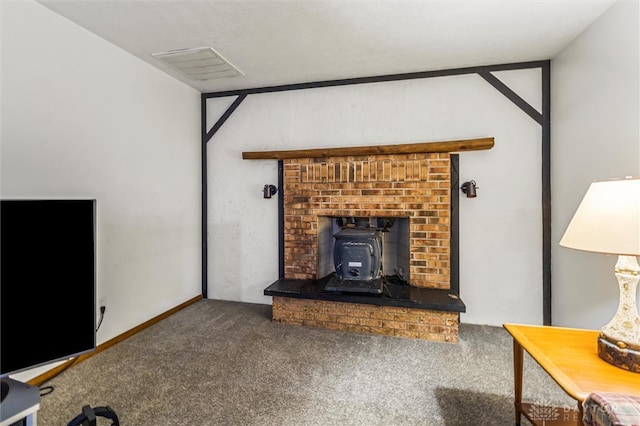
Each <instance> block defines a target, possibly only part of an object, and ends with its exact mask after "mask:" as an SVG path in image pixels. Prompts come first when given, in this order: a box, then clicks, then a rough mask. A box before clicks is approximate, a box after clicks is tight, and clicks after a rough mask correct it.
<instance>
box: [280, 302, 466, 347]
mask: <svg viewBox="0 0 640 426" xmlns="http://www.w3.org/2000/svg"><path fill="white" fill-rule="evenodd" d="M272 315H273V321H275V322H280V323H286V324H295V325H305V326H312V327H321V328H329V329H332V330H345V331H357V332H362V333H374V334H384V335H387V336H399V337H411V338H416V339H424V340H431V341H438V342H451V343H456V342H458V324H459V320H458V318H459V314H458V312H445V311H432V310H423V309H414V308H403V307H396V306H374V305H366V304H358V303H345V302H332V301H325V300H310V299H298V298H289V297H274V298H273V305H272Z"/></svg>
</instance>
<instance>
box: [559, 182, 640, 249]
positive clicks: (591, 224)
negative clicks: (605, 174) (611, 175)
mask: <svg viewBox="0 0 640 426" xmlns="http://www.w3.org/2000/svg"><path fill="white" fill-rule="evenodd" d="M560 245H561V246H563V247H568V248H573V249H578V250H584V251H592V252H597V253H609V254H618V255H625V256H640V179H638V178H625V179H612V180H602V181H594V182H592V183H591V185H590V186H589V189H588V190H587V193H586V194H585V196H584V198H583V199H582V202H581V203H580V205H579V206H578V210H576V213H575V215H574V216H573V219H571V222H570V223H569V226H568V227H567V230H566V231H565V233H564V236H563V237H562V239H561V240H560Z"/></svg>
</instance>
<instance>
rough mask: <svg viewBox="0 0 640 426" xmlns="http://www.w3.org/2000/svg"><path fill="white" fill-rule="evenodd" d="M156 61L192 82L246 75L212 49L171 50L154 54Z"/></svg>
mask: <svg viewBox="0 0 640 426" xmlns="http://www.w3.org/2000/svg"><path fill="white" fill-rule="evenodd" d="M151 56H153V57H154V58H156V59H159V60H160V61H162V62H164V63H165V64H167V65H169V66H170V67H172V68H174V69H176V70H178V71H179V72H181V73H182V74H184V75H186V76H187V77H189V78H190V79H192V80H213V79H215V78H223V77H237V76H240V75H244V73H243V72H242V71H240V70H239V69H238V68H236V67H235V66H233V65H232V64H231V63H230V62H229V61H227V60H226V59H225V58H223V57H222V55H220V54H219V53H218V52H216V51H215V50H213V49H212V48H211V47H196V48H193V49H180V50H171V51H169V52H160V53H153V54H152V55H151Z"/></svg>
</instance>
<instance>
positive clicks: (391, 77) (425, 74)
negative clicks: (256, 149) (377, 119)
mask: <svg viewBox="0 0 640 426" xmlns="http://www.w3.org/2000/svg"><path fill="white" fill-rule="evenodd" d="M543 63H544V62H543V61H531V62H519V63H511V64H501V65H482V66H477V67H467V68H454V69H448V70H435V71H418V72H410V73H402V74H388V75H377V76H373V77H355V78H345V79H339V80H326V81H312V82H308V83H296V84H283V85H281V86H267V87H256V88H252V89H237V90H226V91H223V92H210V93H203V94H202V96H203V97H205V98H222V97H225V96H236V95H242V94H244V95H255V94H259V93H275V92H286V91H289V90H304V89H316V88H320V87H336V86H349V85H353V84H367V83H381V82H388V81H401V80H415V79H420V78H432V77H447V76H451V75H464V74H476V73H480V72H483V71H487V72H490V71H508V70H520V69H527V68H539V67H541V66H542V65H543Z"/></svg>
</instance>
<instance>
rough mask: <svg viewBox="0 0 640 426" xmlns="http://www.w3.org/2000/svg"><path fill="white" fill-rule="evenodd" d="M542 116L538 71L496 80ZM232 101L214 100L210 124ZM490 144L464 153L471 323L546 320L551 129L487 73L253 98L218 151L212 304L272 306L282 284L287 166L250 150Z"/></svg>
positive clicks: (212, 179)
mask: <svg viewBox="0 0 640 426" xmlns="http://www.w3.org/2000/svg"><path fill="white" fill-rule="evenodd" d="M497 74H498V76H499V78H501V79H504V81H505V82H507V83H508V84H509V85H510V86H511V87H513V88H514V89H515V90H516V91H517V92H518V93H519V94H520V95H521V96H523V97H524V98H526V99H527V100H529V101H530V102H531V103H532V104H533V105H534V106H535V107H536V108H538V110H540V103H541V83H540V75H541V74H540V70H539V69H533V70H521V71H510V72H503V73H497ZM230 102H231V100H230V99H211V100H209V105H210V109H211V111H210V114H209V117H208V118H209V122H210V125H211V124H213V123H214V122H215V120H216V119H217V118H218V116H219V115H220V114H221V112H222V111H224V109H225V108H226V106H227V105H229V104H230ZM486 136H492V137H495V147H494V148H493V149H491V150H487V151H476V152H466V153H462V154H460V177H461V181H465V180H469V179H474V180H476V181H477V183H478V186H479V189H478V197H477V198H475V199H467V198H464V197H463V198H461V200H460V201H461V202H460V226H461V239H460V245H461V247H460V259H461V271H460V288H461V298H462V300H463V301H464V302H465V303H466V305H467V313H465V314H463V315H462V321H464V322H469V323H480V324H493V325H501V324H502V323H503V322H521V323H533V324H540V323H541V322H542V208H541V201H540V200H541V195H540V194H541V148H540V147H541V128H540V126H539V125H538V124H537V123H535V122H534V121H533V120H532V119H531V118H530V117H528V116H527V115H526V114H525V113H523V112H522V111H520V110H519V109H518V108H517V107H516V106H514V105H513V104H512V103H511V102H510V101H509V100H507V99H506V98H505V97H504V96H503V95H501V94H500V93H499V92H498V91H497V90H495V89H494V88H493V87H492V86H491V85H489V84H488V83H487V82H485V81H484V80H483V79H482V78H481V77H479V76H477V75H468V76H456V77H445V78H431V79H423V80H413V81H400V82H391V83H376V84H367V85H359V86H345V87H332V88H322V89H309V90H302V91H290V92H281V93H271V94H261V95H250V96H249V97H247V98H246V99H245V101H244V102H243V103H242V104H241V105H240V107H239V108H238V109H237V110H236V111H235V113H234V114H233V115H232V116H231V118H230V119H229V120H228V121H227V122H226V123H225V125H224V126H223V127H222V128H221V130H220V131H219V132H218V133H217V134H216V135H215V136H214V137H213V139H212V140H211V141H210V142H209V147H208V160H209V161H208V167H209V180H208V183H209V218H208V222H209V241H208V243H209V246H208V247H209V286H208V290H209V293H208V297H210V298H215V299H226V300H237V301H245V302H255V303H271V298H270V297H266V296H263V290H264V288H266V287H267V286H268V285H269V284H271V283H272V282H273V281H275V280H276V279H277V278H278V228H277V224H278V222H277V220H278V219H277V201H276V199H275V198H272V199H270V200H265V199H263V198H262V188H263V186H264V185H265V184H275V183H277V161H275V160H242V152H243V151H259V150H277V149H298V148H320V147H335V146H359V145H381V144H396V143H409V142H429V141H445V140H456V139H468V138H479V137H486Z"/></svg>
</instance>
